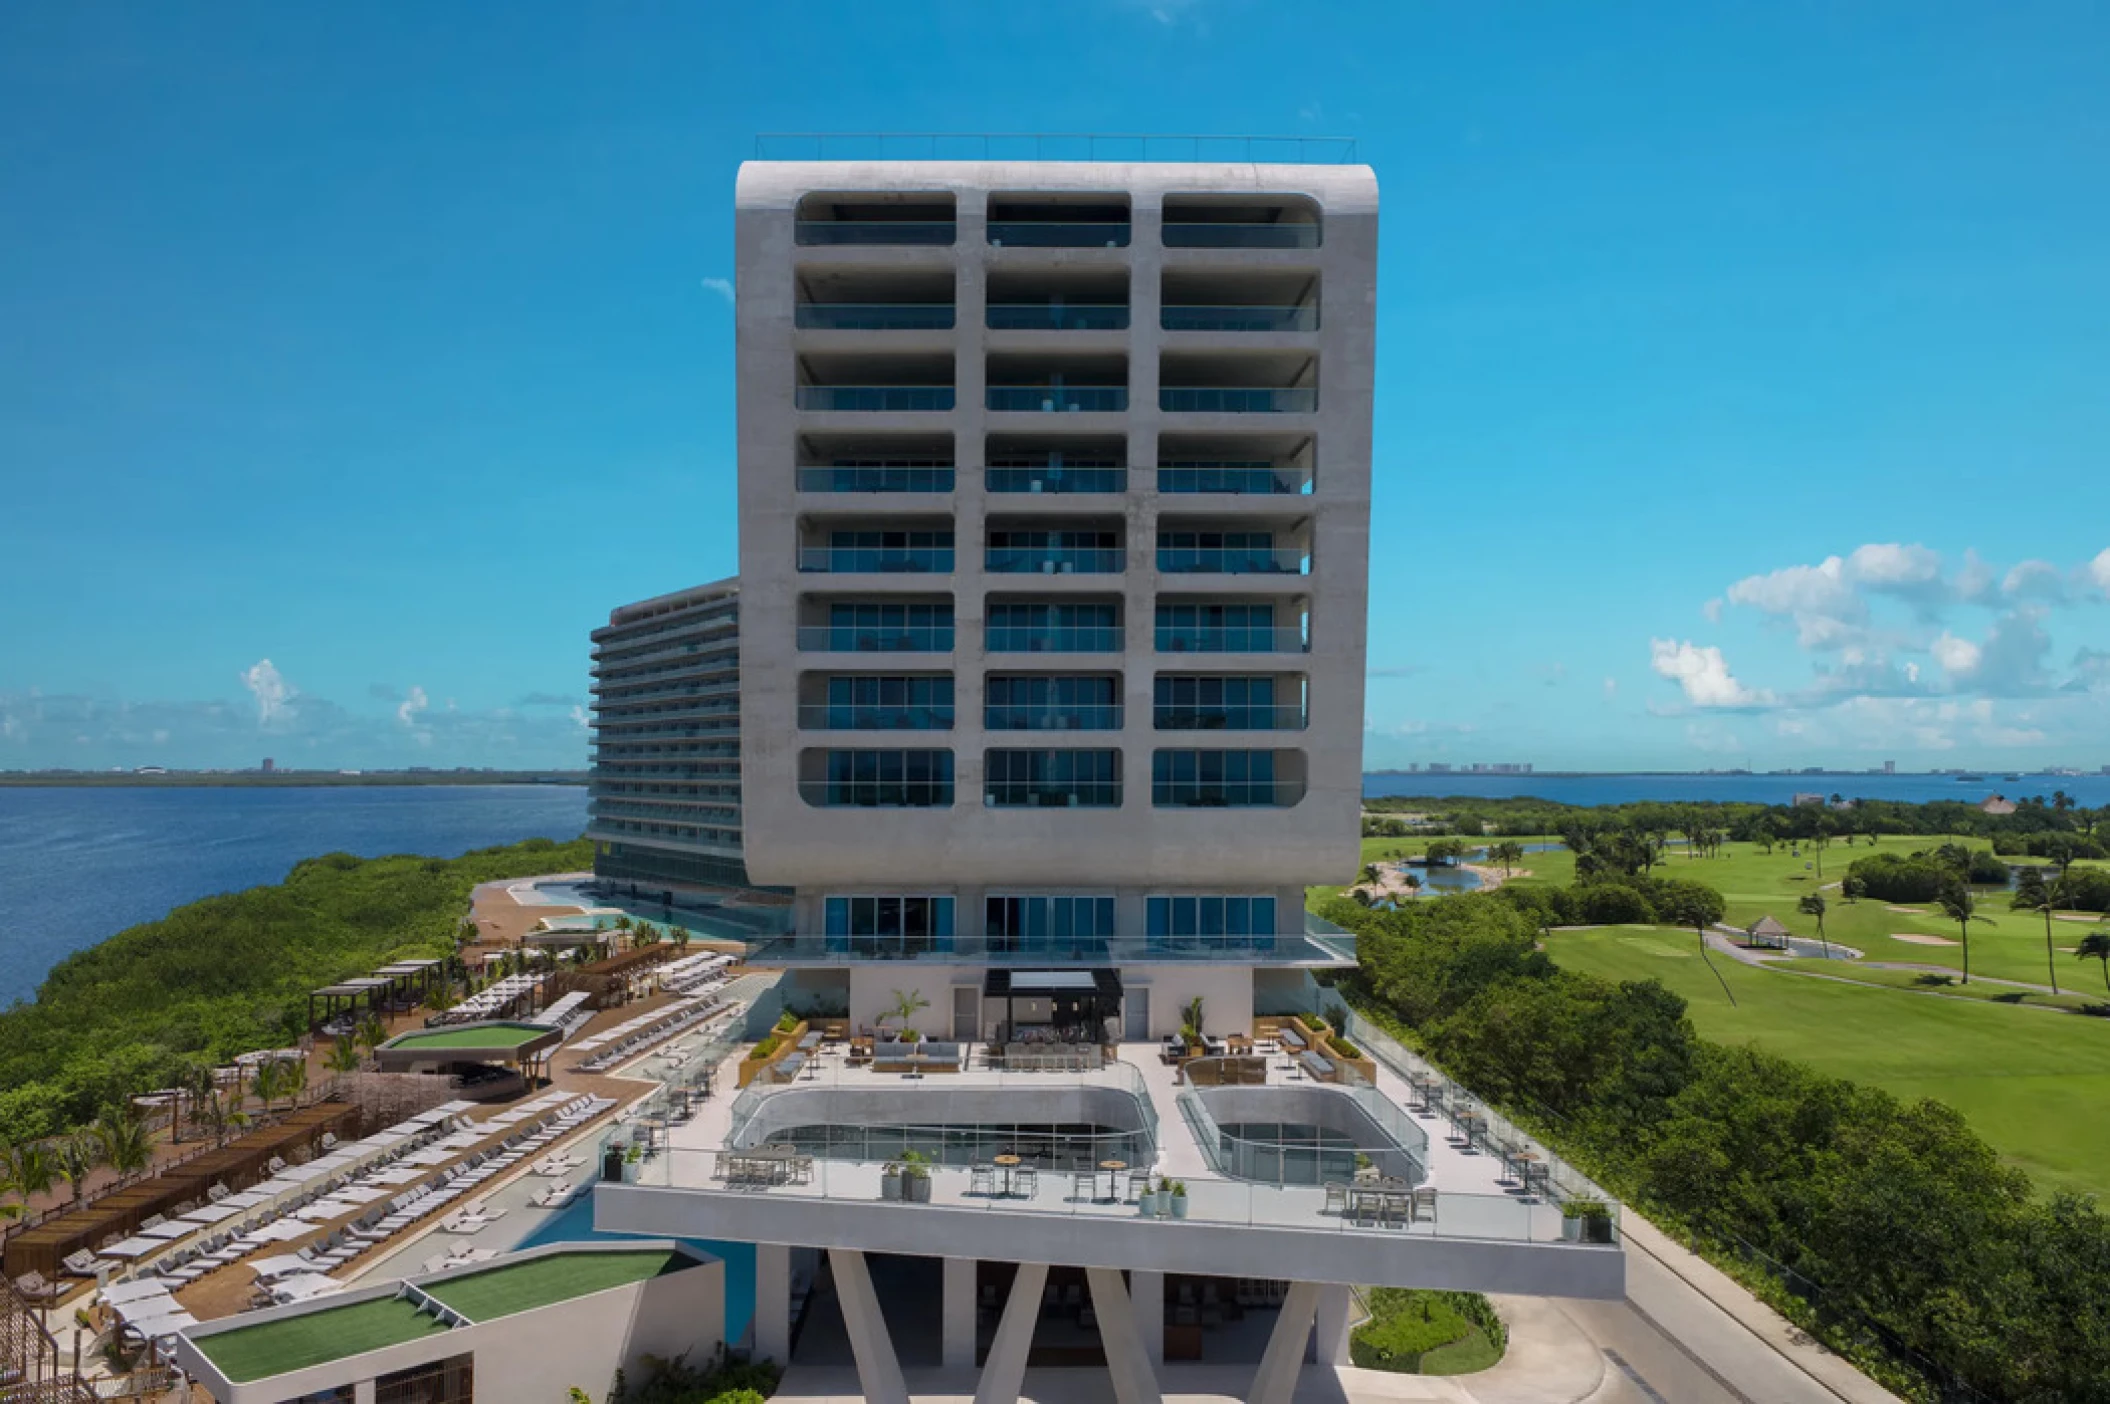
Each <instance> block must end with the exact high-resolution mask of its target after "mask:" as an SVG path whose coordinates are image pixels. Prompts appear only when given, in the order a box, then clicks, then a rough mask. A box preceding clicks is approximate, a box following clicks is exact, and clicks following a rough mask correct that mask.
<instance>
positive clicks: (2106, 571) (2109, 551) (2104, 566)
mask: <svg viewBox="0 0 2110 1404" xmlns="http://www.w3.org/2000/svg"><path fill="white" fill-rule="evenodd" d="M2088 578H2089V579H2090V580H2093V581H2094V582H2095V588H2096V589H2098V590H2101V591H2102V592H2103V593H2104V594H2105V595H2110V546H2106V547H2104V548H2103V551H2102V554H2100V555H2098V556H2097V557H2096V558H2095V559H2094V560H2092V561H2090V562H2089V563H2088Z"/></svg>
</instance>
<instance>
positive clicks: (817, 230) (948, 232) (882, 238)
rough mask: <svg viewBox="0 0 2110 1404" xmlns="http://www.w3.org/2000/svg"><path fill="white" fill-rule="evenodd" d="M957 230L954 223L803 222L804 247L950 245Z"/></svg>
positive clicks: (800, 231) (800, 230)
mask: <svg viewBox="0 0 2110 1404" xmlns="http://www.w3.org/2000/svg"><path fill="white" fill-rule="evenodd" d="M956 228H957V226H955V225H954V224H953V222H952V221H951V220H909V219H874V220H832V219H802V220H800V221H799V222H798V228H797V238H798V241H799V242H800V243H801V244H949V243H951V242H952V241H953V238H954V234H955V230H956Z"/></svg>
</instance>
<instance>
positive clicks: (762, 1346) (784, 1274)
mask: <svg viewBox="0 0 2110 1404" xmlns="http://www.w3.org/2000/svg"><path fill="white" fill-rule="evenodd" d="M755 1359H757V1360H774V1361H776V1362H777V1364H778V1365H780V1366H783V1365H789V1364H790V1363H791V1249H790V1248H789V1247H787V1246H785V1245H784V1244H782V1243H757V1244H756V1245H755Z"/></svg>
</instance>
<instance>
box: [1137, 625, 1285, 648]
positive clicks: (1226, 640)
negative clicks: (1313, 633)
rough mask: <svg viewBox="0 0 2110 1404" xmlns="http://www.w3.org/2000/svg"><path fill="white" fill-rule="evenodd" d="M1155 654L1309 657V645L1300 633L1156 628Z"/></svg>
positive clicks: (1240, 627)
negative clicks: (1270, 654)
mask: <svg viewBox="0 0 2110 1404" xmlns="http://www.w3.org/2000/svg"><path fill="white" fill-rule="evenodd" d="M1157 651H1158V652H1159V653H1309V652H1310V651H1311V643H1310V641H1309V640H1308V639H1306V638H1305V637H1304V632H1303V631H1302V630H1301V629H1273V628H1266V627H1262V626H1258V625H1255V626H1250V627H1249V626H1246V625H1242V624H1231V625H1221V626H1213V625H1199V626H1184V627H1183V626H1167V625H1159V626H1158V631H1157Z"/></svg>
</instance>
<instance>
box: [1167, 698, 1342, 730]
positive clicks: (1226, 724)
mask: <svg viewBox="0 0 2110 1404" xmlns="http://www.w3.org/2000/svg"><path fill="white" fill-rule="evenodd" d="M1151 723H1152V725H1153V726H1155V727H1156V728H1157V729H1158V730H1159V731H1302V730H1303V729H1304V727H1305V717H1304V708H1303V707H1301V706H1299V705H1297V704H1295V703H1290V704H1286V705H1283V706H1271V705H1268V704H1265V703H1262V704H1257V705H1246V704H1239V705H1229V704H1225V705H1219V706H1214V707H1209V706H1181V705H1178V704H1176V703H1160V704H1159V705H1157V706H1156V707H1153V708H1152V709H1151Z"/></svg>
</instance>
